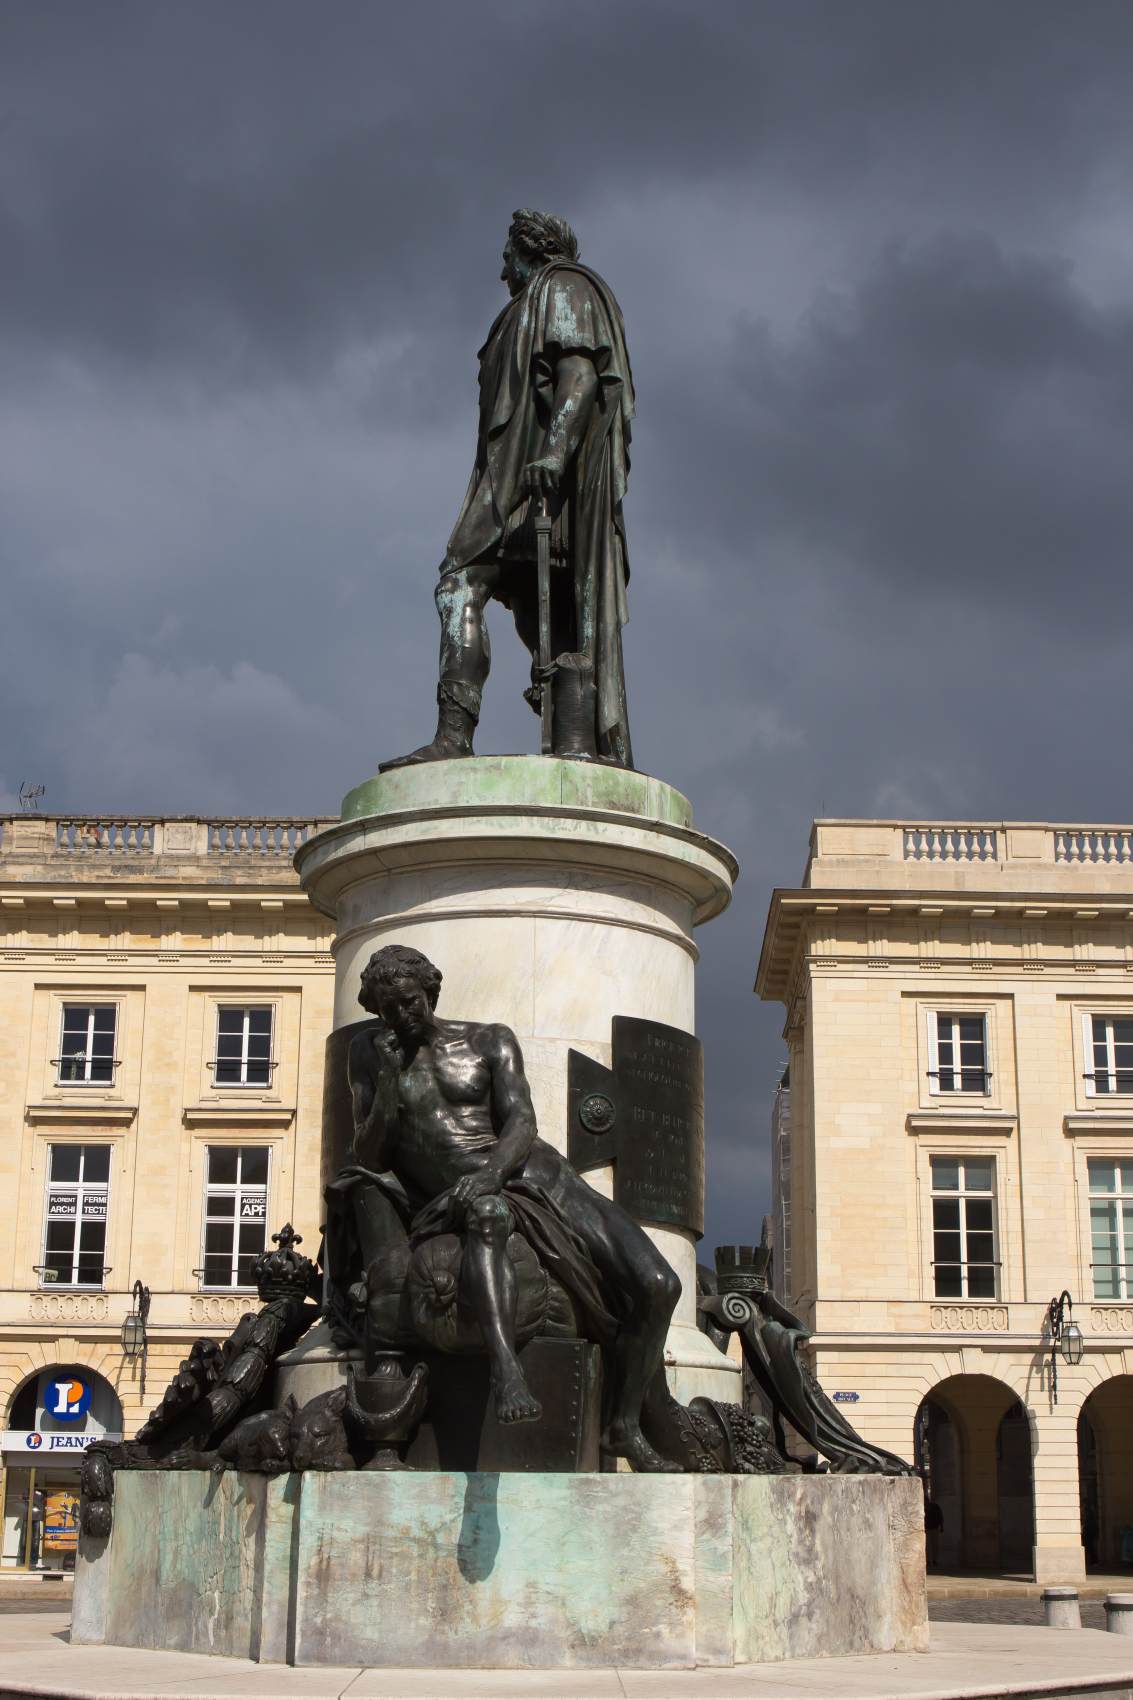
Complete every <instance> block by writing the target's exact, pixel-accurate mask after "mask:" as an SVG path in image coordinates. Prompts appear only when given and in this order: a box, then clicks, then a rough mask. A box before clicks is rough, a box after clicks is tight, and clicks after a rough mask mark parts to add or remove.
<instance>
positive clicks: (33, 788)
mask: <svg viewBox="0 0 1133 1700" xmlns="http://www.w3.org/2000/svg"><path fill="white" fill-rule="evenodd" d="M46 790H47V786H46V785H29V784H28V782H27V780H26V779H21V780H20V790H19V800H20V808H21V809H22V811H23V813H24V814H25V815H28V814H31V813H32V812H33V810H35V809H38V808H39V799H40V798H41V797H42V796H43V794H44V792H45V791H46Z"/></svg>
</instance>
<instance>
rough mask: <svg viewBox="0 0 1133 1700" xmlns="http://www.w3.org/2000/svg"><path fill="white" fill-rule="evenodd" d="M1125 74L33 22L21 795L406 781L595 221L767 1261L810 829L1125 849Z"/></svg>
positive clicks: (943, 29)
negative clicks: (1092, 841) (492, 454)
mask: <svg viewBox="0 0 1133 1700" xmlns="http://www.w3.org/2000/svg"><path fill="white" fill-rule="evenodd" d="M1131 72H1133V7H1130V6H1129V5H1128V3H1127V0H1112V3H1108V0H1079V3H1078V4H1076V5H1074V6H1073V7H1071V6H1067V5H1066V4H1065V3H1063V0H1054V3H1050V4H1044V3H1042V0H1025V3H1013V0H995V3H994V4H988V0H974V3H973V0H947V4H945V3H944V0H935V3H930V0H826V3H824V4H816V3H811V0H776V3H774V4H770V3H755V0H753V3H750V4H746V5H737V4H730V3H727V0H712V3H711V4H703V3H685V0H668V3H665V0H652V3H649V4H632V3H629V0H614V3H611V0H604V3H591V0H573V3H572V5H571V6H570V7H569V8H566V7H562V8H557V9H556V8H553V7H551V6H550V5H546V4H542V3H535V0H533V3H530V4H519V3H516V4H502V3H498V0H497V3H492V0H476V4H475V5H469V4H467V0H461V3H460V4H453V5H441V4H430V3H428V0H418V4H416V5H415V6H413V7H400V6H394V5H392V4H390V5H385V4H378V3H376V0H364V3H348V0H328V3H327V4H322V5H316V4H314V3H313V0H305V3H304V4H292V3H289V0H242V3H238V4H233V3H232V0H224V3H223V4H215V3H211V0H195V3H194V4H192V5H180V6H175V5H168V4H166V5H161V4H155V3H154V0H144V3H140V4H133V3H125V0H104V3H102V4H99V5H92V4H91V3H90V0H78V3H75V4H64V3H62V0H52V4H50V5H42V6H34V5H32V4H29V3H27V0H22V3H20V0H2V3H0V373H2V375H3V382H2V384H0V567H2V570H3V577H4V586H5V598H4V613H5V619H4V637H5V643H4V667H3V669H2V672H0V704H2V710H3V724H4V728H5V737H4V743H3V754H2V757H0V796H2V797H4V798H5V799H6V800H7V806H11V795H12V793H13V792H14V790H15V787H16V785H17V784H18V782H19V780H20V779H29V780H33V781H39V782H43V783H45V784H46V786H47V797H46V803H47V805H48V806H49V807H52V808H56V809H58V808H75V809H84V808H85V809H92V810H94V809H108V810H109V809H139V810H141V809H153V810H157V809H164V810H173V811H191V810H195V809H199V810H210V809H235V810H240V811H242V812H254V811H257V810H277V811H279V812H281V813H287V812H292V811H294V812H296V813H299V812H304V811H307V810H317V811H322V812H333V811H334V810H335V809H336V808H337V806H338V802H339V799H340V798H341V796H342V794H343V792H344V791H346V790H347V789H348V788H349V787H350V786H351V785H353V784H354V783H356V782H357V781H358V780H359V779H360V778H362V777H364V776H365V775H367V774H369V773H371V772H372V771H373V770H374V768H375V765H376V763H377V761H378V760H379V759H382V758H383V757H385V756H387V755H390V754H393V753H396V752H398V751H401V750H403V749H406V748H409V747H410V746H411V745H412V744H413V743H416V742H419V741H420V739H421V738H422V737H424V736H425V735H426V734H427V732H428V731H429V729H430V720H431V700H430V699H431V695H432V680H431V670H432V665H433V656H434V650H435V641H436V637H435V615H434V612H433V607H432V601H431V589H432V584H433V578H434V571H435V567H436V563H437V562H438V560H439V559H440V556H441V553H442V550H443V546H444V542H445V539H446V537H447V534H448V531H449V529H450V526H451V524H452V520H453V518H454V516H455V513H456V510H457V507H458V505H459V501H460V497H461V495H462V493H463V488H464V483H465V480H466V478H467V474H468V470H469V465H470V461H471V455H472V450H473V446H474V435H475V407H476V388H475V376H476V374H475V350H476V348H477V347H478V345H479V342H480V340H481V339H482V337H483V333H484V331H485V330H486V328H487V326H488V324H489V323H490V321H491V319H492V317H493V316H494V314H495V313H496V311H497V310H498V307H499V306H500V305H501V303H502V300H503V293H502V286H501V285H500V284H499V282H498V281H497V277H498V271H499V251H500V248H501V246H502V242H503V237H504V234H505V231H506V227H507V222H508V218H509V216H510V214H511V211H512V209H513V208H514V207H516V206H519V205H523V204H533V205H540V206H545V207H548V208H550V209H552V210H554V211H558V212H561V213H563V214H564V215H565V216H566V217H568V218H569V219H570V220H571V222H572V223H573V224H574V226H575V228H576V230H577V231H578V233H579V237H580V241H581V245H582V253H583V257H584V259H586V260H587V261H588V262H589V263H591V264H593V265H594V266H595V267H596V268H597V269H598V270H599V271H601V272H602V273H603V274H604V275H605V276H606V277H607V278H608V279H609V281H610V283H611V284H612V286H613V288H614V290H615V292H616V293H617V295H618V297H619V299H620V301H621V304H622V307H623V310H624V312H625V317H626V324H627V332H628V341H629V346H630V352H631V355H632V358H633V363H634V376H635V380H636V385H637V393H638V420H637V425H636V428H635V434H634V444H633V472H632V478H631V484H630V493H629V498H628V501H627V510H626V511H627V521H628V526H629V537H630V552H631V560H632V567H633V579H632V583H631V586H630V603H631V624H630V626H629V628H628V630H627V633H626V653H627V669H628V678H629V688H630V711H631V720H632V724H633V733H634V744H635V751H636V754H637V759H638V761H639V764H640V765H641V766H642V767H643V768H646V769H648V770H649V771H651V772H654V773H657V774H659V775H660V776H661V777H663V778H665V779H667V780H669V781H670V782H672V783H673V784H675V785H677V786H678V787H679V788H680V789H681V790H683V791H685V792H686V793H687V794H688V795H690V796H691V797H692V799H693V802H694V804H695V807H696V812H697V819H698V824H700V825H701V826H702V827H703V828H704V830H705V831H708V832H710V833H712V834H713V835H715V836H717V837H720V838H723V839H724V840H725V841H726V842H727V843H729V844H730V845H731V846H732V848H733V849H734V850H735V851H736V853H737V854H738V855H739V857H740V860H741V863H742V868H743V874H742V880H741V885H740V887H739V890H738V892H737V897H736V901H735V904H734V905H733V908H732V909H731V910H730V911H729V913H728V915H727V916H726V917H725V918H723V919H721V920H718V921H717V922H715V923H714V924H713V925H712V926H711V927H709V928H707V929H706V930H705V932H704V933H703V934H702V936H701V941H700V942H701V946H702V950H703V959H702V964H701V968H700V971H699V982H698V987H699V1023H700V1028H701V1032H702V1035H703V1037H704V1040H705V1045H706V1052H707V1062H708V1087H709V1092H708V1108H709V1165H710V1176H711V1185H710V1191H711V1197H710V1217H709V1230H708V1240H709V1243H712V1242H713V1241H714V1240H719V1239H727V1238H738V1237H746V1236H750V1234H752V1233H757V1232H758V1223H759V1217H760V1215H761V1213H762V1211H763V1209H764V1208H765V1203H766V1192H767V1164H766V1143H767V1122H768V1112H769V1106H770V1099H771V1094H772V1090H773V1086H774V1082H775V1078H776V1071H777V1063H778V1061H779V1059H780V1057H781V1054H782V1052H781V1045H780V1041H779V1027H780V1024H781V1015H780V1012H779V1011H778V1010H775V1009H763V1008H760V1007H759V1006H758V1005H756V1004H755V1002H754V1000H753V999H752V997H751V991H750V987H751V980H752V976H753V971H754V965H755V960H756V955H757V951H758V944H759V938H760V933H761V929H762V923H763V918H764V914H765V911H766V904H767V896H768V893H769V890H770V888H771V886H772V885H774V884H776V883H779V884H793V883H796V882H797V880H798V878H799V877H800V876H801V873H802V867H803V862H804V859H805V854H806V842H807V830H808V826H809V822H810V819H811V817H812V816H813V815H815V814H817V813H820V812H826V813H829V814H865V815H868V814H874V813H880V814H903V813H908V814H913V815H920V816H934V817H936V818H941V819H946V818H948V817H953V816H954V817H964V816H981V815H987V816H998V817H1003V816H1014V817H1025V818H1035V817H1056V818H1065V819H1070V818H1077V819H1082V820H1088V819H1100V820H1110V821H1112V820H1127V819H1129V818H1130V804H1129V801H1128V798H1127V790H1128V761H1127V758H1126V757H1124V756H1122V755H1121V753H1120V752H1119V751H1118V752H1117V753H1116V754H1115V751H1117V745H1118V743H1119V742H1121V740H1119V739H1118V738H1117V736H1116V733H1117V731H1118V729H1119V728H1120V726H1121V725H1122V724H1123V723H1124V719H1125V716H1126V714H1127V713H1128V712H1129V686H1128V679H1129V674H1130V649H1131V641H1130V627H1129V620H1128V616H1127V610H1128V600H1129V599H1128V592H1127V578H1128V572H1129V556H1130V543H1131V539H1133V477H1131V476H1130V464H1131V462H1130V426H1131V424H1133V224H1131V223H1130V220H1129V216H1128V199H1129V184H1130V181H1131V176H1133V102H1131V101H1130V99H1129V87H1130V78H1131ZM495 628H496V645H495V657H496V662H495V668H494V672H493V677H492V680H491V682H490V686H489V693H488V698H487V703H486V710H485V715H484V719H483V722H482V730H481V735H480V741H479V742H480V748H482V749H483V750H485V751H491V750H510V749H531V748H533V747H534V744H533V739H534V736H535V733H536V725H535V721H534V719H533V718H532V717H531V715H530V713H529V711H528V710H527V709H526V707H525V706H524V705H523V703H522V702H521V701H520V697H519V693H520V690H521V688H522V685H523V683H524V665H523V661H524V657H523V654H522V651H521V650H520V648H519V645H518V641H517V640H516V639H515V638H514V635H513V633H512V632H511V630H510V621H509V619H508V617H507V615H506V614H505V613H503V612H502V611H501V612H499V613H498V614H497V617H496V621H495ZM1122 747H1124V746H1122Z"/></svg>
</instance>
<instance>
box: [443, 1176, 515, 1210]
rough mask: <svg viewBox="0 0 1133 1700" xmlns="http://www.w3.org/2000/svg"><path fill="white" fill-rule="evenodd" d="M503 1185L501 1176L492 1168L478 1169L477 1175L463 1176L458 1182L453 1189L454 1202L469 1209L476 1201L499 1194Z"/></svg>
mask: <svg viewBox="0 0 1133 1700" xmlns="http://www.w3.org/2000/svg"><path fill="white" fill-rule="evenodd" d="M502 1184H503V1183H502V1181H501V1180H500V1177H499V1175H497V1174H496V1173H495V1171H494V1170H492V1169H491V1168H485V1169H477V1170H476V1173H475V1174H472V1175H462V1176H461V1177H460V1179H459V1180H458V1181H457V1183H456V1185H455V1186H454V1187H453V1189H452V1198H453V1202H454V1203H455V1204H459V1205H460V1206H461V1207H462V1208H467V1206H468V1205H469V1204H471V1203H473V1202H474V1200H475V1199H477V1198H487V1197H488V1196H489V1195H490V1194H491V1193H493V1192H499V1190H500V1187H501V1186H502Z"/></svg>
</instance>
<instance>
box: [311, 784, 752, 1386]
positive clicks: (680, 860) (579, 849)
mask: <svg viewBox="0 0 1133 1700" xmlns="http://www.w3.org/2000/svg"><path fill="white" fill-rule="evenodd" d="M342 816H343V818H342V820H341V821H340V822H338V823H337V824H336V825H334V826H330V827H326V828H324V829H323V830H322V831H321V832H317V833H315V834H314V836H313V837H312V838H310V839H308V840H307V842H306V843H305V844H303V845H302V846H301V848H300V850H299V851H298V852H297V855H296V859H295V866H296V869H297V871H298V874H299V878H300V880H301V882H302V885H303V888H304V890H305V891H306V892H307V895H308V896H309V897H310V899H311V901H312V903H313V904H314V905H315V907H316V908H317V909H319V910H321V911H322V913H324V914H325V915H327V916H328V917H329V918H330V919H331V920H333V923H334V928H335V939H334V957H335V1002H334V1029H335V1031H334V1033H332V1035H331V1037H330V1040H329V1042H328V1047H327V1068H326V1075H325V1080H326V1087H325V1093H326V1095H325V1099H324V1110H323V1176H322V1178H323V1183H324V1185H325V1184H326V1182H327V1181H329V1180H330V1179H331V1178H332V1176H334V1175H335V1174H336V1173H337V1172H338V1171H339V1169H340V1168H341V1167H342V1166H343V1164H344V1163H347V1162H349V1161H350V1160H351V1152H350V1141H351V1138H352V1136H353V1115H352V1109H351V1103H350V1094H349V1091H348V1090H347V1084H346V1070H345V1066H344V1062H345V1049H344V1047H345V1045H346V1044H348V1042H349V1037H350V1030H351V1029H352V1028H353V1025H354V1023H356V1022H358V1021H359V1020H360V1019H361V1018H362V1017H363V1015H364V1011H363V1010H362V1009H361V1008H360V1006H359V1003H358V984H359V976H360V974H361V970H362V968H363V966H364V965H365V963H366V962H367V960H368V959H369V957H370V955H371V953H372V952H373V951H375V950H378V949H380V948H381V947H382V946H383V945H389V944H400V945H409V946H411V947H412V948H414V949H416V950H421V951H424V953H425V954H426V955H427V956H429V957H430V958H431V959H432V960H433V961H434V962H435V963H436V964H437V966H438V967H439V968H440V970H441V972H442V974H443V975H444V984H443V986H442V988H441V997H440V1003H439V1004H438V1006H437V1012H438V1014H439V1015H441V1016H444V1017H455V1018H465V1017H475V1018H477V1019H482V1020H490V1021H501V1022H504V1023H506V1025H507V1026H509V1027H510V1028H511V1029H512V1030H513V1032H514V1033H515V1034H516V1035H517V1037H518V1039H519V1042H520V1045H521V1046H522V1049H523V1057H524V1064H525V1068H526V1073H527V1079H528V1083H529V1085H530V1087H531V1095H532V1100H533V1103H534V1106H535V1112H536V1116H537V1119H538V1124H539V1132H540V1134H541V1136H542V1137H543V1138H544V1139H545V1140H547V1141H548V1142H549V1143H550V1144H551V1145H553V1146H555V1148H556V1149H557V1150H559V1151H561V1152H562V1153H563V1154H564V1155H566V1153H567V1151H568V1148H569V1145H570V1135H569V1130H568V1100H569V1080H570V1057H571V1053H572V1051H574V1052H578V1053H580V1054H581V1055H583V1056H585V1057H587V1058H589V1059H590V1060H591V1061H593V1062H594V1063H597V1064H599V1065H601V1066H603V1067H606V1068H608V1067H609V1066H610V1065H611V1062H612V1060H613V1058H612V1048H611V1023H612V1022H613V1019H614V1017H615V1016H630V1017H635V1018H637V1019H638V1020H641V1021H648V1022H656V1023H662V1024H665V1025H667V1026H671V1027H675V1028H678V1029H681V1030H682V1031H683V1032H685V1033H688V1034H692V1033H694V1031H695V1019H694V1015H695V988H694V979H695V966H696V960H697V955H698V950H697V946H696V942H695V939H694V933H695V930H696V929H697V928H698V927H700V926H703V925H704V924H705V923H706V922H708V921H710V920H711V919H712V918H713V917H714V916H716V915H719V914H720V913H721V912H722V911H723V910H724V909H725V908H726V906H727V904H728V901H729V898H730V896H731V890H732V881H733V880H734V878H735V877H736V872H737V869H736V863H735V860H734V858H733V857H732V855H731V853H730V852H729V851H728V850H726V849H725V848H724V846H723V845H721V844H717V843H716V842H715V841H714V840H713V839H711V838H708V837H706V836H705V835H704V834H703V833H702V832H699V831H698V830H697V829H696V827H695V826H694V824H693V816H692V807H691V805H690V804H689V802H688V800H687V798H685V797H682V796H681V795H680V793H679V792H677V791H674V790H673V788H672V787H671V786H669V785H665V784H663V783H662V782H661V781H660V780H658V779H651V778H650V777H649V776H648V775H646V774H643V773H633V772H626V771H624V770H623V769H621V768H610V767H604V766H601V765H597V764H592V763H585V762H572V761H560V760H558V759H557V758H555V757H552V756H474V757H471V758H470V759H468V760H465V761H437V762H427V763H425V764H423V765H422V766H419V767H406V768H398V769H395V770H394V771H393V772H390V773H383V774H381V775H380V776H379V777H378V778H376V779H371V780H367V781H366V782H365V783H364V784H362V785H359V786H357V787H356V788H355V790H353V791H352V792H350V793H349V795H348V796H347V797H346V798H345V800H344V802H343V810H342ZM658 1066H659V1065H658ZM622 1114H623V1123H622V1127H623V1132H624V1133H625V1136H626V1137H627V1138H628V1137H630V1135H631V1133H632V1125H633V1124H632V1122H631V1112H630V1111H629V1109H628V1107H627V1108H624V1109H623V1112H622ZM641 1137H643V1138H644V1137H645V1135H644V1134H642V1135H641ZM657 1143H659V1142H657ZM654 1155H655V1160H656V1163H657V1173H656V1175H655V1177H654V1179H655V1182H656V1198H655V1202H656V1203H657V1205H658V1209H657V1211H656V1213H651V1212H650V1211H648V1210H637V1211H635V1214H636V1215H637V1216H638V1220H640V1221H641V1223H642V1226H643V1227H644V1228H645V1231H646V1233H647V1234H649V1236H650V1238H651V1239H652V1240H653V1241H654V1243H655V1244H656V1246H657V1248H658V1250H659V1251H660V1252H661V1254H662V1255H663V1256H664V1257H665V1258H667V1260H668V1262H669V1263H670V1264H671V1265H672V1267H673V1269H674V1270H675V1271H676V1273H677V1275H678V1276H679V1277H680V1281H681V1297H680V1300H679V1302H678V1305H677V1309H676V1311H675V1313H674V1315H673V1322H672V1327H671V1329H670V1331H669V1337H668V1340H667V1342H666V1348H665V1364H666V1368H667V1371H668V1376H669V1385H670V1387H671V1389H672V1391H673V1393H674V1395H675V1396H676V1398H678V1399H679V1400H681V1401H682V1402H687V1401H688V1400H689V1399H691V1398H693V1397H694V1396H695V1395H697V1394H704V1395H706V1396H708V1397H709V1398H714V1399H720V1400H724V1401H735V1402H737V1403H738V1402H740V1400H741V1397H742V1395H741V1391H740V1366H739V1364H738V1363H736V1362H734V1361H733V1360H730V1359H728V1358H726V1357H725V1356H724V1355H723V1353H721V1352H719V1351H717V1349H716V1347H715V1346H714V1345H713V1344H712V1342H711V1340H709V1339H708V1337H707V1336H706V1335H704V1334H702V1333H701V1332H700V1331H699V1329H698V1328H697V1326H696V1242H697V1238H698V1236H699V1232H700V1228H701V1223H700V1221H699V1220H696V1221H692V1220H688V1219H685V1218H684V1217H683V1216H682V1215H681V1212H680V1210H679V1209H676V1208H675V1204H674V1200H673V1199H672V1198H670V1197H669V1196H668V1195H669V1192H670V1190H671V1186H672V1176H671V1175H670V1174H669V1173H668V1171H667V1170H666V1168H665V1165H664V1164H663V1163H662V1161H661V1153H660V1152H656V1153H655V1154H654ZM703 1161H704V1153H703V1133H702V1130H699V1129H698V1139H697V1147H696V1150H695V1152H694V1154H693V1163H692V1167H693V1169H694V1171H695V1174H694V1175H693V1176H690V1177H687V1179H689V1180H691V1181H692V1185H691V1190H692V1191H693V1192H696V1191H698V1190H699V1187H700V1184H701V1177H702V1173H703ZM585 1174H586V1179H587V1180H588V1181H589V1182H590V1184H591V1185H593V1186H594V1187H596V1188H597V1189H598V1190H599V1191H600V1192H604V1193H605V1194H606V1195H607V1196H608V1197H609V1196H616V1194H617V1182H616V1180H615V1175H614V1169H613V1167H612V1166H611V1165H610V1164H607V1163H603V1164H602V1165H600V1166H594V1167H590V1166H587V1167H586V1169H585ZM680 1190H682V1191H683V1190H684V1189H683V1188H681V1189H680ZM696 1214H697V1215H699V1210H697V1212H696ZM753 1234H756V1235H757V1234H758V1227H757V1226H756V1227H755V1228H753ZM306 1379H308V1380H310V1377H307V1378H306Z"/></svg>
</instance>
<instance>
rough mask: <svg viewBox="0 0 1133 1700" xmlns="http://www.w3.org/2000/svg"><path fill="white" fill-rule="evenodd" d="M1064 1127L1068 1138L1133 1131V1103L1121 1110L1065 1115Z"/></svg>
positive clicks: (1063, 1119)
mask: <svg viewBox="0 0 1133 1700" xmlns="http://www.w3.org/2000/svg"><path fill="white" fill-rule="evenodd" d="M1062 1128H1063V1132H1064V1133H1065V1134H1066V1136H1067V1138H1072V1137H1074V1136H1075V1135H1078V1134H1092V1135H1094V1136H1095V1137H1096V1136H1097V1135H1098V1134H1104V1133H1133V1105H1131V1106H1130V1107H1129V1109H1128V1110H1125V1111H1121V1112H1118V1111H1115V1110H1108V1111H1107V1110H1097V1111H1094V1112H1093V1113H1089V1112H1087V1113H1085V1114H1083V1115H1069V1116H1063V1118H1062Z"/></svg>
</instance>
